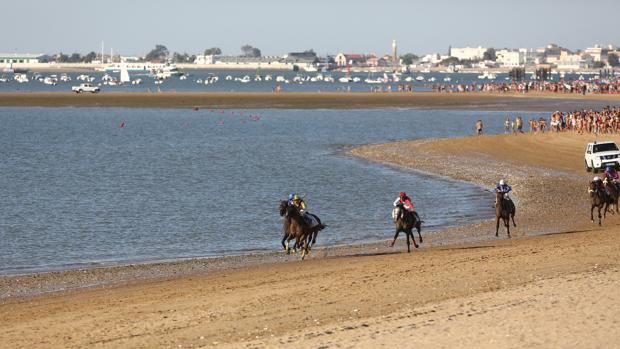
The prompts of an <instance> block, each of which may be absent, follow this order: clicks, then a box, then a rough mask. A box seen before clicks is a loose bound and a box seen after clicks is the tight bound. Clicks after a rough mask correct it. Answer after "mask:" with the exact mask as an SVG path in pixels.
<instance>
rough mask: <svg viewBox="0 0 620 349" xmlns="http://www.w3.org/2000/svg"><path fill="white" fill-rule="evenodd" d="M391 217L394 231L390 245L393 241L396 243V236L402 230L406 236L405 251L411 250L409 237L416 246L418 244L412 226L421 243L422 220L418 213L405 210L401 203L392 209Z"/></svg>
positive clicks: (392, 244)
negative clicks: (394, 227)
mask: <svg viewBox="0 0 620 349" xmlns="http://www.w3.org/2000/svg"><path fill="white" fill-rule="evenodd" d="M392 218H393V219H394V225H395V226H396V233H395V234H394V240H392V242H391V243H390V247H392V246H394V243H396V239H397V238H398V234H400V232H401V231H402V232H403V233H405V235H406V236H407V252H411V243H410V242H409V237H411V241H413V246H415V248H418V247H419V246H418V244H416V242H415V238H414V236H413V228H414V227H415V228H416V230H417V231H418V236H419V237H420V243H422V235H421V234H420V231H421V230H422V228H421V226H422V221H421V220H420V217H419V216H418V214H417V213H416V212H410V211H409V210H405V209H404V208H403V207H402V205H399V206H396V207H395V208H394V210H393V211H392Z"/></svg>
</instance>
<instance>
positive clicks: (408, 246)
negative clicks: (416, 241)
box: [405, 231, 411, 253]
mask: <svg viewBox="0 0 620 349" xmlns="http://www.w3.org/2000/svg"><path fill="white" fill-rule="evenodd" d="M409 234H410V233H409V232H407V231H406V232H405V236H407V253H411V243H410V242H409Z"/></svg>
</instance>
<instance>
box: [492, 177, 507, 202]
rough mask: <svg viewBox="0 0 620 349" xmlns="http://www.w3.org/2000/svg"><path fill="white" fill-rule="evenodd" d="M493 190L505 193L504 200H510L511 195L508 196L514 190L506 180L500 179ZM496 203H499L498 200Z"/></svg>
mask: <svg viewBox="0 0 620 349" xmlns="http://www.w3.org/2000/svg"><path fill="white" fill-rule="evenodd" d="M491 191H492V192H494V193H504V200H510V197H508V193H510V192H511V191H512V187H511V186H509V185H508V183H506V181H505V180H503V179H500V180H499V182H498V183H497V185H496V186H495V189H493V190H491ZM495 203H496V204H497V202H495Z"/></svg>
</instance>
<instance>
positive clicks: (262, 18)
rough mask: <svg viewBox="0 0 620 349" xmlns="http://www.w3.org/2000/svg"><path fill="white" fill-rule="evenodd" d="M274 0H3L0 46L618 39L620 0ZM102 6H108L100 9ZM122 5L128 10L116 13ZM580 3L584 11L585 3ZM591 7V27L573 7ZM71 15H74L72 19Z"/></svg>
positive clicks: (142, 47) (510, 43) (268, 46)
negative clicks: (174, 2)
mask: <svg viewBox="0 0 620 349" xmlns="http://www.w3.org/2000/svg"><path fill="white" fill-rule="evenodd" d="M311 5H312V6H311V7H310V8H308V3H307V2H303V3H302V2H301V1H295V0H292V1H290V0H289V1H286V0H269V1H260V2H247V1H246V2H244V1H240V0H231V1H228V2H226V3H216V4H211V3H204V2H201V1H198V0H186V1H184V2H182V3H180V4H179V6H171V3H170V2H168V1H162V0H152V1H145V0H136V1H132V2H128V3H125V2H123V1H119V0H108V1H106V2H105V3H104V4H101V3H84V2H81V1H79V0H54V1H46V2H38V1H35V0H24V1H20V2H19V3H11V4H10V5H9V4H4V5H3V8H10V9H11V12H12V13H22V14H24V15H27V17H28V18H29V21H28V23H27V25H28V30H19V29H16V28H22V27H23V26H24V23H23V16H8V17H7V18H4V19H3V21H2V22H0V31H2V32H3V33H11V35H5V36H3V42H2V47H0V52H3V53H12V52H14V53H42V54H50V55H51V54H56V53H60V52H62V53H64V54H69V55H70V54H72V53H80V54H86V53H88V52H91V51H94V52H97V53H99V52H100V51H101V42H102V41H104V43H105V53H106V54H109V52H110V48H113V50H114V52H118V53H119V54H121V55H123V56H144V55H146V54H147V53H148V52H149V51H150V50H151V49H153V48H154V47H155V45H156V44H162V45H165V46H166V47H167V48H168V49H169V51H170V52H171V53H172V52H179V53H187V54H189V55H194V54H201V53H202V52H204V50H205V49H207V48H210V47H219V48H221V49H222V51H223V54H224V55H237V54H239V53H240V52H241V50H240V47H241V46H242V45H245V44H249V45H252V46H254V47H257V48H259V49H260V50H261V51H262V54H263V55H264V56H281V55H283V54H286V53H288V52H299V51H304V50H307V49H313V50H314V51H315V52H316V53H317V54H319V55H322V56H323V55H326V54H330V55H334V54H337V53H338V52H346V53H376V54H378V55H381V54H384V53H390V52H391V43H392V40H393V39H395V40H397V42H398V51H399V54H404V53H414V54H417V55H424V54H428V53H447V51H448V48H449V47H450V46H452V47H466V46H470V47H478V46H482V47H493V48H496V49H502V48H538V47H545V46H547V45H548V44H550V43H556V44H558V45H560V46H562V47H565V48H567V49H570V50H573V51H575V50H578V49H585V48H587V47H592V46H594V45H595V44H599V45H607V44H612V45H618V44H620V42H617V41H618V37H617V29H616V27H615V23H616V19H615V18H614V16H615V13H617V12H618V10H620V3H617V2H615V1H612V0H600V1H596V2H595V3H593V4H592V6H591V8H592V9H593V10H591V11H588V10H587V9H585V10H584V9H583V8H582V7H577V6H574V5H568V4H566V2H565V1H545V2H544V3H539V2H537V1H535V0H523V1H520V2H519V5H518V6H510V5H507V4H503V3H500V4H497V3H496V2H494V1H491V0H472V1H470V2H467V3H461V2H455V3H446V2H442V3H428V2H425V1H405V0H386V1H384V2H383V3H382V4H381V6H365V5H363V4H360V3H359V2H358V3H356V4H355V5H351V4H345V3H341V2H331V1H327V0H316V1H314V2H312V4H311ZM102 6H104V10H105V11H102V10H101V9H102ZM117 9H123V10H122V11H121V10H118V11H116V10H117ZM578 10H579V11H578ZM576 12H578V13H579V14H580V15H581V14H584V13H585V14H588V15H590V16H589V17H591V19H589V20H590V21H593V22H592V23H595V24H596V25H588V23H584V22H583V21H584V20H583V19H579V21H576V20H575V19H574V17H575V13H576ZM67 18H68V20H66V19H67Z"/></svg>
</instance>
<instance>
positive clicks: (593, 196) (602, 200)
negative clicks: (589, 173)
mask: <svg viewBox="0 0 620 349" xmlns="http://www.w3.org/2000/svg"><path fill="white" fill-rule="evenodd" d="M588 193H589V194H590V220H591V221H592V222H593V223H594V208H595V207H596V208H597V209H598V225H599V226H600V225H601V209H602V208H603V207H605V210H603V218H605V216H606V214H607V210H608V209H609V204H610V200H609V198H608V197H607V193H605V190H602V189H599V187H598V185H597V184H596V183H595V182H594V181H591V182H590V186H589V187H588Z"/></svg>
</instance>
